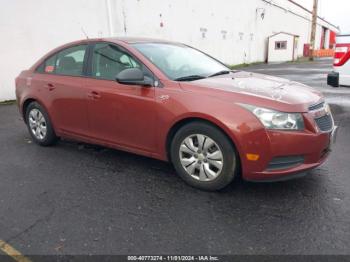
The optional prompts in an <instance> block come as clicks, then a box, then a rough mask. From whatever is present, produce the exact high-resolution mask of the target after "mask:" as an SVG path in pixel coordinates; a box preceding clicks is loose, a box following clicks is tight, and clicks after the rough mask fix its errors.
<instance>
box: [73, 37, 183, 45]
mask: <svg viewBox="0 0 350 262" xmlns="http://www.w3.org/2000/svg"><path fill="white" fill-rule="evenodd" d="M94 41H98V42H100V41H106V42H124V43H127V44H136V43H167V44H181V43H179V42H173V41H168V40H163V39H156V38H146V37H103V38H87V39H83V40H79V41H74V42H72V43H70V44H73V43H78V42H79V43H84V42H85V43H88V42H94Z"/></svg>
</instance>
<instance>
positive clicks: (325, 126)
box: [315, 115, 333, 132]
mask: <svg viewBox="0 0 350 262" xmlns="http://www.w3.org/2000/svg"><path fill="white" fill-rule="evenodd" d="M315 122H316V124H317V126H318V128H319V129H320V130H321V131H322V132H327V131H331V130H332V128H333V119H332V116H331V115H325V116H322V117H319V118H316V119H315Z"/></svg>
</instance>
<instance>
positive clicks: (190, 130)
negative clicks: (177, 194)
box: [171, 122, 238, 191]
mask: <svg viewBox="0 0 350 262" xmlns="http://www.w3.org/2000/svg"><path fill="white" fill-rule="evenodd" d="M194 134H202V135H205V136H208V137H210V138H211V139H213V140H214V141H215V142H216V143H217V144H218V146H219V147H220V149H221V151H222V154H223V160H224V165H223V168H222V171H221V173H220V174H219V176H218V177H217V178H216V179H215V180H213V181H199V180H196V179H194V178H192V177H191V176H190V175H189V174H188V173H187V172H186V170H185V169H184V168H183V166H182V164H181V162H180V157H179V148H180V146H181V143H182V142H183V141H184V139H185V138H186V137H188V136H190V135H194ZM237 159H238V158H237V155H236V150H235V149H234V147H233V145H232V143H231V141H230V140H229V139H228V138H227V136H226V135H225V134H224V133H223V132H222V131H220V130H219V129H218V128H216V127H214V126H212V125H210V124H207V123H202V122H193V123H190V124H187V125H185V126H183V127H182V128H180V129H179V130H178V132H177V133H176V134H175V136H174V138H173V140H172V143H171V160H172V163H173V165H174V167H175V169H176V171H177V173H178V174H179V175H180V177H181V178H182V179H184V180H185V181H186V182H187V183H188V184H190V185H191V186H193V187H196V188H200V189H204V190H209V191H214V190H219V189H222V188H224V187H226V186H227V185H228V184H229V183H231V181H232V180H233V179H234V177H235V173H236V168H237V166H238V165H237Z"/></svg>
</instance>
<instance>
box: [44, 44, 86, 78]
mask: <svg viewBox="0 0 350 262" xmlns="http://www.w3.org/2000/svg"><path fill="white" fill-rule="evenodd" d="M86 47H87V45H79V46H74V47H70V48H67V49H64V50H63V51H61V52H59V53H58V54H57V59H56V62H55V64H54V68H51V67H50V65H49V64H48V65H45V72H47V70H49V71H50V70H51V69H53V70H54V73H55V74H57V75H70V76H81V75H83V65H84V58H85V53H86Z"/></svg>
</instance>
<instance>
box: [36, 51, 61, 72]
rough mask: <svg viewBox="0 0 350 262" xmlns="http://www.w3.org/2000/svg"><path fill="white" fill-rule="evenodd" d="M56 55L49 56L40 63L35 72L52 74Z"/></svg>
mask: <svg viewBox="0 0 350 262" xmlns="http://www.w3.org/2000/svg"><path fill="white" fill-rule="evenodd" d="M56 57H57V56H56V55H53V56H51V57H50V58H48V59H46V60H45V62H44V63H42V64H41V65H40V66H39V67H38V68H37V70H36V71H37V72H39V73H47V74H52V73H54V71H55V64H56Z"/></svg>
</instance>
